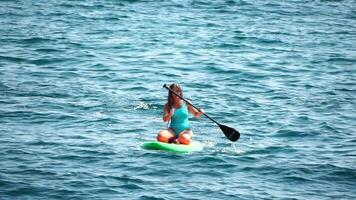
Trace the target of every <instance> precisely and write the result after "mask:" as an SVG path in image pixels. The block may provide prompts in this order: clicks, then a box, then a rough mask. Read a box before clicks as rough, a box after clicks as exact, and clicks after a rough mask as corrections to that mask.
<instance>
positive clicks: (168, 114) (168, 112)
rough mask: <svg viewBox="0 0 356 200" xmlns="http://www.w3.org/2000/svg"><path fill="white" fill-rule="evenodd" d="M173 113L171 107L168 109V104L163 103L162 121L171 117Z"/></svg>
mask: <svg viewBox="0 0 356 200" xmlns="http://www.w3.org/2000/svg"><path fill="white" fill-rule="evenodd" d="M173 114H174V111H173V109H170V110H169V108H168V105H167V104H166V105H164V112H163V121H164V122H167V121H169V120H170V119H171V118H172V116H173Z"/></svg>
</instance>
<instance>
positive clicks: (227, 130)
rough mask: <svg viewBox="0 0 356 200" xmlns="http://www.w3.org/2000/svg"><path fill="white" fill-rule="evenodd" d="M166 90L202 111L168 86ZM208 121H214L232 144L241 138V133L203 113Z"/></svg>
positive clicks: (165, 86)
mask: <svg viewBox="0 0 356 200" xmlns="http://www.w3.org/2000/svg"><path fill="white" fill-rule="evenodd" d="M163 87H164V88H166V89H167V90H169V91H171V92H172V93H173V94H174V95H176V96H178V97H179V98H181V99H183V100H184V101H185V102H187V103H188V104H189V105H191V106H193V107H194V108H195V109H197V110H198V111H199V112H200V109H199V108H197V107H195V106H194V105H193V104H191V103H190V102H189V101H187V100H186V99H184V98H183V97H181V96H180V95H179V94H177V93H176V92H174V91H173V90H171V88H169V87H167V85H166V84H164V85H163ZM203 114H204V115H205V116H206V117H207V118H208V119H210V120H211V121H213V122H214V123H215V124H217V125H218V126H219V127H220V129H221V130H222V132H223V133H224V134H225V136H226V137H227V139H229V140H230V141H232V142H235V141H237V140H238V139H239V138H240V133H239V132H238V131H237V130H235V129H233V128H231V127H228V126H225V125H222V124H220V123H219V122H217V121H215V120H214V119H213V118H211V117H209V116H208V115H207V114H205V113H203Z"/></svg>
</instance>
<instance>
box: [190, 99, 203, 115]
mask: <svg viewBox="0 0 356 200" xmlns="http://www.w3.org/2000/svg"><path fill="white" fill-rule="evenodd" d="M189 103H190V101H189ZM187 105H188V110H189V112H191V113H192V114H193V115H194V117H196V118H198V117H200V116H202V115H203V113H205V110H204V109H200V111H199V110H198V109H196V108H194V107H193V106H191V105H190V104H187Z"/></svg>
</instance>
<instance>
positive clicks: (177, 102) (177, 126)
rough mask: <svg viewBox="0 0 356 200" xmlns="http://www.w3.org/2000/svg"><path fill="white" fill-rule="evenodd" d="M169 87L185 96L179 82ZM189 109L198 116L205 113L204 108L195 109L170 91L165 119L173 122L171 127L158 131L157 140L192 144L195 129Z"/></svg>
mask: <svg viewBox="0 0 356 200" xmlns="http://www.w3.org/2000/svg"><path fill="white" fill-rule="evenodd" d="M169 88H170V89H171V90H172V91H174V92H175V93H177V94H179V95H180V96H181V97H183V92H182V89H181V87H180V86H179V85H178V84H172V85H170V86H169ZM188 111H189V112H191V113H192V114H193V115H194V116H195V117H197V118H198V117H200V116H201V115H202V114H203V113H204V110H203V109H200V111H199V110H197V109H195V108H194V107H193V106H191V105H189V104H187V103H186V102H185V101H184V100H183V99H181V98H180V97H178V96H177V95H175V94H173V93H172V92H171V91H169V93H168V102H167V103H166V104H165V105H164V112H163V121H164V122H167V121H171V123H170V127H169V128H167V129H166V130H161V131H160V132H159V133H158V136H157V140H158V141H160V142H166V143H179V144H186V145H188V144H190V142H191V141H192V137H193V131H192V130H191V129H190V125H189V120H188V116H189V114H188Z"/></svg>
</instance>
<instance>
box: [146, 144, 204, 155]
mask: <svg viewBox="0 0 356 200" xmlns="http://www.w3.org/2000/svg"><path fill="white" fill-rule="evenodd" d="M142 148H144V149H148V150H162V151H169V152H175V153H189V152H193V151H202V150H203V145H202V144H201V143H200V142H196V141H195V142H192V143H190V144H189V145H185V144H173V143H164V142H158V141H150V142H145V143H143V144H142Z"/></svg>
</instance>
